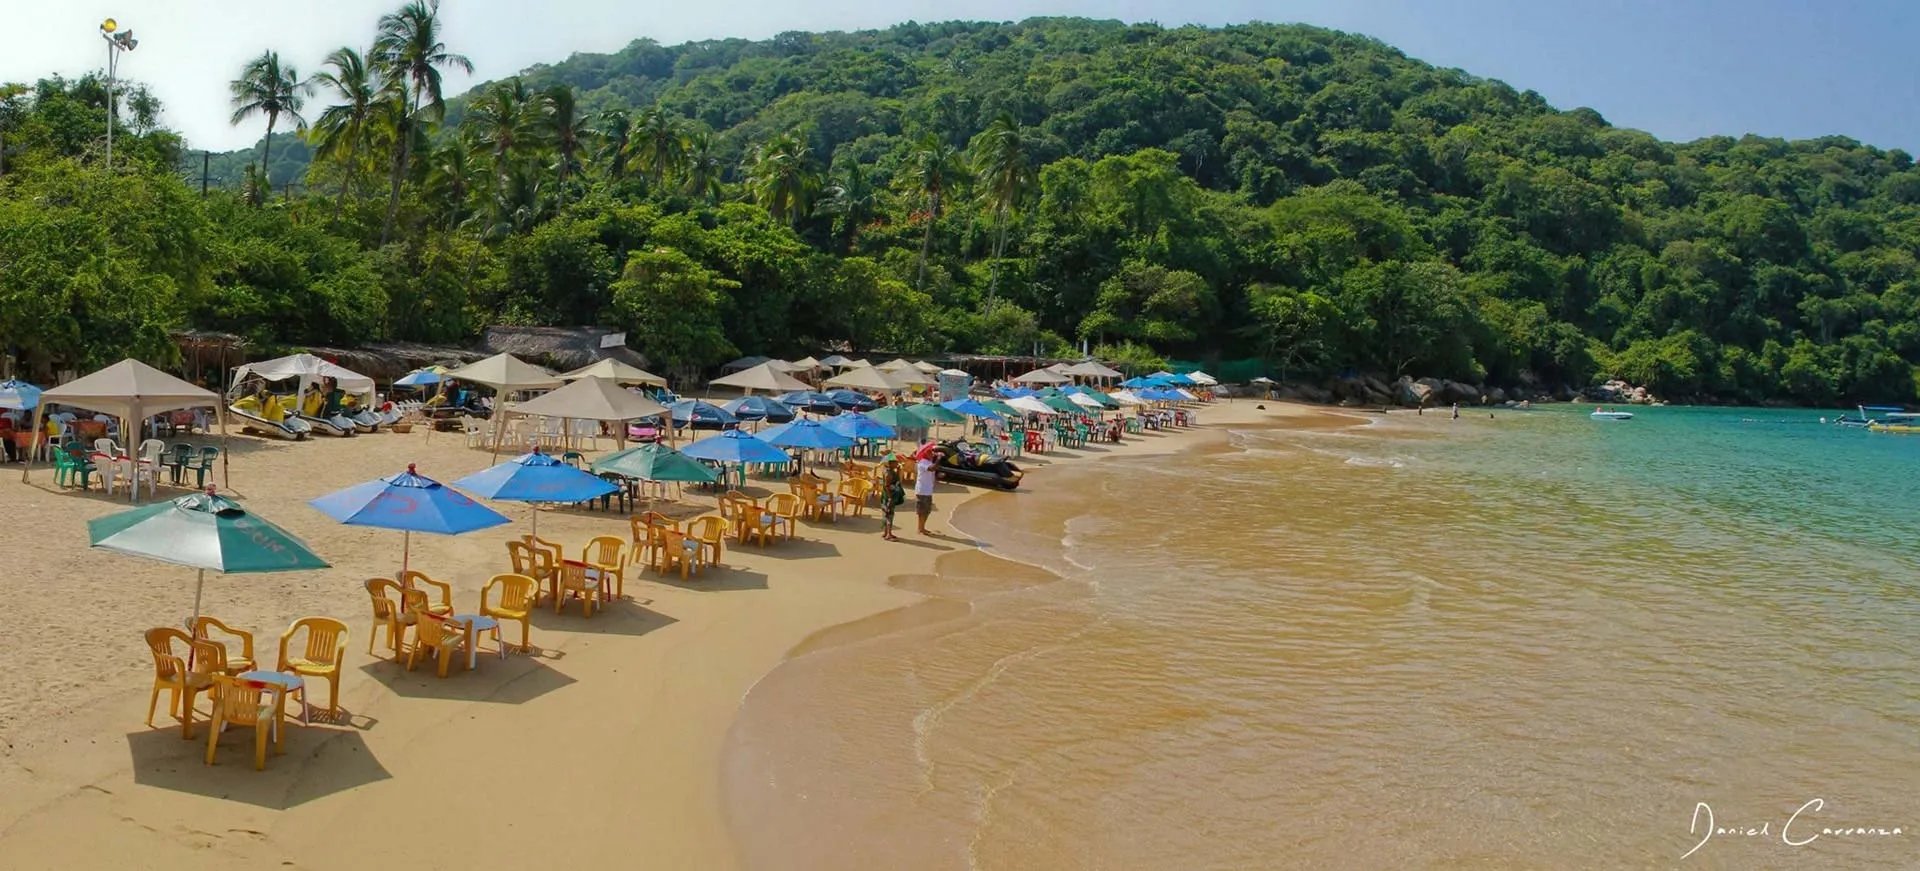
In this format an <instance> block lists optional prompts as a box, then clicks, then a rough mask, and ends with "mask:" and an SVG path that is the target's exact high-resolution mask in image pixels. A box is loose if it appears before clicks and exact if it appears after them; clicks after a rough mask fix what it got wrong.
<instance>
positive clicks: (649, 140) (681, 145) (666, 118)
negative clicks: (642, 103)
mask: <svg viewBox="0 0 1920 871" xmlns="http://www.w3.org/2000/svg"><path fill="white" fill-rule="evenodd" d="M633 144H634V146H635V147H636V148H638V149H639V151H638V153H637V154H636V155H635V156H636V157H638V158H639V161H638V162H639V164H640V168H641V169H644V170H646V171H647V175H648V176H650V177H652V179H653V186H654V187H655V188H661V187H664V186H665V185H666V181H667V177H668V176H670V175H677V174H679V173H680V171H681V170H682V169H683V168H684V167H685V166H686V160H687V137H686V133H685V131H684V130H682V129H681V124H680V119H679V118H677V117H675V116H674V115H672V114H671V113H668V112H666V111H665V110H663V109H661V108H660V107H659V106H655V107H653V108H651V109H648V110H647V111H646V113H645V114H643V115H641V116H640V123H639V124H638V125H636V127H635V129H634V140H633Z"/></svg>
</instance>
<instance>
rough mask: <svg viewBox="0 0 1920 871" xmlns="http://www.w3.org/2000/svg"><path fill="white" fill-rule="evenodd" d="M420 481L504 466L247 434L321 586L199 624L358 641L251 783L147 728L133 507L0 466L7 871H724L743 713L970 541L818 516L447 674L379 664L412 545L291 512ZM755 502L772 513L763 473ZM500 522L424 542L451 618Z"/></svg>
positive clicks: (229, 608) (182, 580) (162, 604)
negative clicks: (773, 684) (760, 692)
mask: <svg viewBox="0 0 1920 871" xmlns="http://www.w3.org/2000/svg"><path fill="white" fill-rule="evenodd" d="M1315 413H1316V412H1314V411H1312V410H1310V409H1307V408H1304V407H1296V406H1287V405H1284V404H1278V403H1267V404H1266V409H1265V410H1259V409H1256V404H1255V403H1254V402H1251V401H1238V402H1233V403H1227V402H1221V403H1215V404H1212V405H1208V406H1205V407H1204V408H1202V409H1201V411H1200V424H1201V425H1200V426H1198V427H1194V428H1190V429H1183V430H1176V431H1169V432H1166V433H1149V434H1146V435H1144V436H1140V437H1130V438H1129V439H1128V440H1127V441H1126V443H1124V444H1122V445H1117V446H1092V447H1088V448H1085V449H1082V450H1062V451H1058V452H1055V453H1053V454H1050V455H1046V456H1043V457H1029V458H1027V459H1026V460H1025V461H1024V462H1023V466H1024V467H1025V468H1027V469H1028V470H1029V471H1030V475H1029V477H1028V480H1027V483H1026V484H1025V485H1024V487H1025V488H1026V489H1033V488H1044V487H1045V486H1046V482H1047V474H1048V472H1047V470H1048V469H1049V468H1052V467H1057V466H1061V465H1065V464H1072V463H1079V462H1086V461H1088V460H1091V459H1096V458H1100V457H1111V456H1122V455H1129V454H1139V453H1146V452H1153V451H1168V450H1174V449H1177V448H1179V447H1181V446H1185V445H1189V444H1192V443H1194V441H1195V440H1198V439H1204V438H1206V437H1208V434H1219V433H1221V431H1222V430H1221V428H1222V427H1223V426H1224V425H1227V424H1235V423H1255V422H1258V421H1260V420H1263V419H1266V418H1270V417H1275V416H1289V415H1311V414H1315ZM189 441H194V442H207V441H209V440H208V439H205V438H193V439H189ZM602 445H603V447H606V448H609V449H610V448H611V442H603V443H602ZM408 463H417V464H418V467H419V471H420V472H421V473H422V474H425V475H428V476H430V477H433V478H436V479H439V480H442V481H452V480H454V479H456V478H459V477H461V476H463V475H467V474H470V473H472V472H475V471H478V470H480V469H482V468H485V467H486V466H487V465H489V463H490V458H489V456H488V454H487V453H486V452H484V451H481V450H477V449H469V448H467V447H465V446H464V444H463V442H462V440H461V439H460V438H459V437H458V436H457V435H456V436H448V435H445V434H437V435H435V436H434V437H433V438H432V440H431V442H429V441H428V438H427V436H426V435H425V433H424V432H423V431H419V430H416V431H415V432H413V433H410V434H404V435H402V434H391V433H379V434H373V435H367V436H361V437H357V438H352V439H343V440H334V439H324V438H318V439H316V440H315V441H312V442H306V443H297V444H296V443H284V442H271V441H262V440H258V439H254V438H251V437H246V436H240V435H235V436H234V437H233V439H232V463H231V474H232V486H231V488H230V489H227V490H224V491H223V492H227V493H229V494H230V495H233V496H234V497H236V498H238V499H240V500H241V501H242V502H243V504H245V505H246V506H247V507H248V509H249V510H251V511H253V512H255V513H257V514H259V515H261V516H263V517H265V518H267V519H269V520H271V521H273V522H275V523H278V524H280V525H281V526H283V527H285V528H286V529H288V530H289V531H291V532H293V533H294V534H296V535H299V536H301V537H302V538H303V539H305V540H306V541H307V542H308V543H309V544H310V545H312V547H313V549H314V550H315V551H316V552H318V553H320V554H321V555H322V556H324V557H325V558H327V559H328V560H330V561H331V562H332V563H333V568H332V569H329V570H324V571H316V572H307V573H300V574H289V575H254V576H236V577H232V578H226V577H218V576H212V575H210V576H209V578H208V584H207V593H206V601H205V605H204V610H205V612H206V613H208V614H212V615H214V616H217V617H219V618H221V619H223V620H225V621H227V622H229V623H230V624H233V625H235V626H238V627H241V628H244V629H247V630H250V631H252V632H253V633H254V634H255V644H256V656H257V658H259V659H262V660H267V661H269V662H270V661H271V660H272V659H273V657H274V655H275V650H276V647H277V644H278V638H279V634H280V632H281V630H282V629H283V628H284V627H285V626H286V625H287V624H288V623H289V622H291V621H292V620H294V619H295V618H298V617H301V616H309V615H323V616H331V617H335V618H338V619H341V620H344V621H346V623H347V625H348V626H349V631H350V632H351V633H352V635H351V637H350V639H349V647H348V650H349V659H348V663H347V666H346V670H345V676H344V678H343V680H342V686H341V689H340V699H341V705H342V707H343V708H344V709H345V711H346V712H347V714H348V715H347V716H346V717H344V718H343V722H340V723H337V724H316V725H315V726H314V727H311V728H301V727H295V728H293V729H291V730H290V731H289V735H288V738H287V742H286V754H285V755H284V756H279V757H273V758H270V759H269V762H268V766H267V770H266V771H264V772H256V771H254V770H253V769H252V766H251V764H250V762H251V760H250V757H249V748H248V746H247V742H246V739H245V738H244V737H242V736H240V735H238V734H233V733H230V734H229V736H228V737H227V738H226V739H225V740H224V741H223V742H222V751H221V757H220V764H219V765H217V766H215V767H207V766H205V765H204V764H202V760H201V757H202V755H203V754H204V752H205V748H206V744H205V735H206V727H205V725H204V724H202V725H200V726H199V727H198V728H197V730H196V733H195V734H196V740H194V741H183V740H181V738H180V736H179V730H178V725H177V724H176V723H173V722H172V721H171V720H168V719H167V718H165V717H164V715H163V716H160V717H158V718H156V721H155V722H156V726H155V727H154V728H152V729H149V728H147V727H146V726H145V725H143V723H142V720H143V716H144V715H143V708H144V706H145V703H146V701H147V692H148V688H149V686H150V678H151V675H152V670H153V669H152V664H151V658H150V656H149V655H148V653H147V651H146V649H145V645H144V644H143V642H142V640H141V633H142V632H143V631H144V630H146V629H147V628H149V627H152V626H160V625H176V624H177V623H178V622H179V621H180V620H181V619H182V618H183V617H184V616H186V615H187V614H188V613H189V611H190V609H191V607H192V596H193V581H194V578H193V573H192V572H190V571H187V570H184V569H177V568H172V567H168V566H163V565H159V564H156V563H151V562H145V561H141V560H137V559H133V558H129V557H124V556H119V555H116V554H111V553H106V552H99V551H93V550H90V549H88V548H87V546H86V527H85V522H86V520H88V519H89V518H93V517H98V516H101V515H104V514H108V513H111V512H113V511H116V510H120V509H122V508H123V507H125V505H126V503H125V501H124V500H125V497H124V495H122V496H121V497H120V498H119V499H117V500H109V499H108V498H107V497H105V496H103V495H101V494H99V493H98V491H94V492H90V493H85V494H83V493H80V492H78V491H62V490H60V489H59V488H57V487H55V485H54V483H53V476H52V472H51V470H50V469H37V470H36V471H35V473H34V476H33V480H32V482H31V483H29V484H23V483H22V482H21V481H20V478H19V473H18V470H19V467H18V466H11V467H7V468H8V470H9V471H8V472H6V473H4V474H0V511H4V512H5V514H6V516H7V517H8V518H10V522H9V523H7V524H5V525H3V526H0V553H3V554H5V555H6V559H7V562H8V564H9V568H10V571H9V572H7V574H6V580H5V581H4V582H0V583H4V585H5V590H4V593H5V596H6V601H7V602H9V603H10V605H11V608H12V614H11V617H12V619H10V620H8V621H7V624H8V627H9V631H10V632H11V634H12V637H11V638H9V639H8V646H9V649H10V650H11V651H12V652H13V653H12V656H11V657H10V658H9V665H10V667H9V668H8V669H6V670H5V671H4V672H3V673H0V738H4V742H5V744H4V747H3V748H0V856H3V857H5V860H4V862H0V864H3V865H4V866H5V867H7V868H9V869H14V868H18V869H40V868H49V869H51V868H95V867H107V866H109V865H115V864H119V865H126V866H129V867H139V868H160V869H166V868H176V867H178V868H187V867H192V868H195V869H211V868H222V869H224V868H234V869H243V868H244V869H256V868H261V867H269V866H279V867H297V868H305V869H332V868H340V869H346V868H390V867H400V866H401V865H403V864H418V863H419V861H421V860H422V856H423V855H424V851H426V850H427V849H428V848H427V847H426V846H425V845H428V844H431V845H432V846H431V848H430V849H431V852H432V853H433V854H434V855H436V856H437V857H439V858H438V859H437V860H436V862H435V864H436V865H443V866H446V867H461V866H468V865H486V866H519V867H532V868H540V867H558V866H566V867H581V868H616V867H618V868H630V867H683V868H696V867H697V868H728V867H734V866H735V865H736V864H737V859H736V853H735V849H734V847H733V843H732V840H731V839H730V836H729V833H728V830H727V825H726V822H725V819H724V816H723V814H722V811H721V802H720V796H719V782H720V778H719V776H718V772H719V771H720V770H721V767H722V762H723V760H722V756H723V751H724V748H725V738H726V735H727V731H728V725H729V723H730V722H731V721H732V719H733V717H734V716H735V713H736V712H737V710H738V709H739V706H740V702H741V699H742V698H743V697H744V696H745V695H746V694H747V692H748V691H749V690H751V689H752V688H753V686H754V684H755V683H756V682H757V681H758V680H760V678H761V677H762V676H764V675H766V674H767V673H768V672H769V671H770V670H772V669H773V668H774V667H775V666H777V665H779V664H780V663H781V662H782V661H783V659H785V658H786V657H788V656H789V655H790V654H791V653H792V652H794V651H795V650H797V649H799V650H804V649H807V648H806V645H808V644H809V641H810V639H814V641H813V643H815V644H818V643H820V642H819V640H818V639H819V638H831V636H832V634H833V633H834V632H836V631H838V632H847V631H862V632H866V631H876V630H875V628H874V627H876V626H884V625H885V621H886V620H888V619H889V617H888V615H889V614H910V613H914V612H911V611H909V610H907V609H910V607H911V606H913V605H916V604H919V603H922V602H924V601H926V598H925V597H923V596H922V595H920V594H919V593H916V592H912V591H910V588H911V585H896V584H890V583H889V580H890V579H892V578H895V577H897V576H903V575H926V574H928V573H930V572H931V571H932V569H933V566H934V564H935V561H936V560H937V559H938V558H940V557H941V556H943V555H946V554H954V553H960V552H965V551H969V550H971V549H972V547H973V544H972V542H970V541H968V540H966V539H963V538H960V537H957V536H952V535H943V536H937V537H933V538H926V539H922V538H919V537H917V536H913V535H911V534H907V535H906V536H905V539H906V540H905V541H904V542H903V543H899V544H889V543H887V542H884V541H882V540H881V539H880V537H879V535H878V534H877V533H878V523H879V521H878V519H877V517H876V516H875V512H873V511H871V510H870V511H869V512H868V513H867V516H866V517H864V518H850V519H847V520H844V521H842V522H840V523H839V524H822V523H806V524H803V525H802V529H801V534H800V538H801V539H802V540H800V541H796V542H793V543H790V544H784V545H776V546H773V547H768V548H765V549H762V548H760V547H757V546H748V547H744V548H733V547H731V546H729V548H728V549H727V552H726V554H725V556H724V559H723V565H722V566H721V567H719V568H716V569H709V570H708V572H707V573H706V574H705V575H704V576H702V577H701V578H699V579H696V580H695V581H693V582H691V583H682V582H681V581H680V580H679V578H678V576H677V575H675V576H673V577H672V578H663V577H661V576H659V575H655V574H652V573H645V572H638V571H637V570H636V571H630V572H629V575H630V576H629V577H628V579H627V584H626V593H627V600H626V601H622V602H619V603H616V604H615V605H613V606H612V607H611V608H610V609H609V610H607V611H606V612H604V613H602V614H598V615H596V616H594V617H593V618H591V619H586V618H583V617H582V616H581V615H580V613H579V611H578V610H577V608H571V609H569V610H568V611H567V612H566V613H564V614H562V615H558V616H556V615H554V614H553V613H552V612H551V610H545V611H542V612H538V613H536V614H535V616H534V618H533V623H534V626H533V643H534V645H535V646H536V647H537V648H538V652H537V654H535V655H513V656H510V657H508V658H507V659H505V660H504V661H503V660H500V659H496V658H494V657H493V656H492V655H491V653H492V648H491V643H490V642H488V643H486V644H484V645H483V651H484V652H485V653H486V654H487V655H485V656H483V657H482V659H481V662H480V666H479V668H478V670H476V671H473V672H465V671H462V670H459V669H457V668H456V670H455V671H454V673H453V674H452V675H451V676H449V677H448V678H447V679H445V680H441V679H439V678H436V677H435V676H434V675H433V673H432V672H431V670H429V669H427V668H421V669H420V670H417V671H415V672H412V673H408V672H406V671H405V670H404V669H403V668H402V667H400V666H396V665H395V664H393V663H392V662H391V661H387V660H383V659H378V658H375V657H373V656H369V655H368V654H367V644H368V641H369V639H368V634H367V633H368V629H369V628H370V625H371V623H372V619H371V612H370V606H369V604H368V600H367V596H366V593H365V591H364V589H363V588H362V586H361V583H362V581H363V580H365V579H366V578H370V577H376V576H383V575H387V576H390V575H391V574H392V573H393V571H394V570H395V569H396V568H397V567H398V564H399V560H400V547H401V536H400V534H399V533H397V532H389V531H385V530H373V529H364V528H356V527H346V526H340V525H336V524H334V523H333V522H331V521H330V520H328V519H327V518H325V517H324V516H322V515H320V514H319V513H318V512H316V511H314V510H312V509H311V508H309V507H308V506H307V505H306V504H305V503H306V501H307V500H308V499H310V498H313V497H315V496H318V495H322V494H325V493H329V492H332V491H334V490H337V489H340V488H343V487H346V486H349V485H352V484H356V483H360V482H362V481H366V480H370V479H372V478H375V477H378V476H381V475H385V474H391V473H393V472H396V471H400V470H402V469H404V468H405V467H406V465H407V464H408ZM754 484H755V487H754V488H750V490H752V489H757V490H759V491H761V492H763V493H764V492H768V491H770V489H771V486H772V485H773V484H774V482H769V481H755V482H754ZM172 492H173V493H178V492H182V491H178V490H175V491H172ZM977 492H978V491H973V490H970V489H968V488H966V487H962V486H959V485H953V484H942V485H941V487H940V492H939V496H938V512H939V514H938V515H937V516H936V518H935V521H934V523H933V524H932V525H933V526H934V527H935V529H936V530H941V531H945V530H947V529H948V524H947V522H946V516H947V514H948V513H949V512H951V511H952V510H953V509H955V508H956V507H957V506H958V505H960V504H961V503H963V502H964V501H966V500H968V499H969V498H971V497H972V496H973V495H976V494H977ZM161 495H162V497H165V496H167V495H169V491H168V489H167V488H166V487H164V486H163V487H162V492H161ZM1016 498H1017V497H1016ZM684 502H685V504H684V505H683V506H682V507H681V510H682V513H684V514H687V515H689V516H690V515H692V514H694V513H697V511H699V512H704V511H709V510H711V509H712V506H713V497H712V496H711V495H710V494H705V493H694V492H692V491H689V493H688V494H687V496H686V497H685V500H684ZM497 507H498V508H499V509H500V510H501V511H502V513H505V514H507V515H508V516H510V517H513V518H514V519H515V520H516V523H515V524H513V525H511V526H506V527H500V528H498V529H494V530H488V531H485V532H480V533H475V534H472V535H468V536H463V537H458V538H441V537H435V536H425V535H416V536H414V538H413V547H412V565H413V567H414V568H415V569H416V570H421V571H425V572H426V573H428V574H429V575H431V576H433V577H434V578H436V579H439V580H443V581H448V582H451V583H452V584H453V586H454V589H455V591H456V592H455V601H456V605H457V606H458V607H460V608H461V609H462V610H467V609H471V608H473V607H475V606H477V604H478V599H479V590H480V588H481V586H482V585H483V584H484V583H485V582H486V581H487V579H488V578H490V577H491V576H493V575H494V574H496V573H500V572H504V571H506V570H507V560H506V552H505V547H504V542H505V541H507V540H508V539H509V538H510V537H513V536H517V535H521V534H524V533H525V531H526V523H525V520H526V519H527V518H528V517H529V513H530V509H529V508H527V507H526V506H525V505H520V504H516V503H506V504H501V505H499V506H497ZM908 528H909V529H910V528H911V527H910V525H909V527H908ZM626 530H627V521H626V517H625V516H624V515H622V514H619V513H618V512H592V511H576V510H567V511H543V512H541V517H540V533H541V536H542V537H543V538H548V539H552V540H557V541H560V542H562V543H563V544H565V545H567V546H568V548H569V549H571V550H576V551H577V549H578V548H579V547H580V546H581V545H582V544H584V543H585V541H586V540H587V539H588V538H589V537H591V536H594V535H601V534H612V535H621V536H624V535H625V534H626ZM730 544H731V543H730ZM856 621H858V622H856ZM874 621H880V622H879V623H875V622H874ZM848 624H854V626H853V627H852V628H837V627H847V626H848ZM512 631H514V630H509V633H511V632H512ZM383 643H384V639H383ZM379 649H380V648H376V650H379ZM318 698H320V699H321V700H324V691H321V693H320V694H319V695H318ZM203 706H204V702H203ZM203 709H204V708H203Z"/></svg>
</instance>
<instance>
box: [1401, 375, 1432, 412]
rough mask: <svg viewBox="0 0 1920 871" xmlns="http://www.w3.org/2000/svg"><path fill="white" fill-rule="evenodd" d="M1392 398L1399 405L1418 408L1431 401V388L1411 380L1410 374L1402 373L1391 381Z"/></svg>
mask: <svg viewBox="0 0 1920 871" xmlns="http://www.w3.org/2000/svg"><path fill="white" fill-rule="evenodd" d="M1393 399H1394V401H1395V402H1398V403H1400V404H1401V405H1406V406H1412V407H1414V408H1419V407H1421V406H1424V405H1427V404H1428V403H1430V402H1432V401H1433V388H1431V387H1428V386H1427V385H1425V384H1422V383H1421V382H1419V381H1415V380H1413V376H1411V375H1402V376H1400V380H1399V381H1395V382H1394V383H1393Z"/></svg>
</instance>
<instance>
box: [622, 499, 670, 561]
mask: <svg viewBox="0 0 1920 871" xmlns="http://www.w3.org/2000/svg"><path fill="white" fill-rule="evenodd" d="M627 524H628V526H629V527H630V528H631V530H632V533H633V534H632V535H631V536H629V541H628V548H627V562H628V563H629V564H631V563H638V562H644V563H646V564H648V565H652V564H653V563H652V555H653V531H654V530H655V529H679V528H680V522H679V521H677V520H674V519H673V518H671V517H668V516H666V515H665V514H661V513H660V512H658V511H648V512H646V513H644V514H636V515H634V516H632V517H629V518H627Z"/></svg>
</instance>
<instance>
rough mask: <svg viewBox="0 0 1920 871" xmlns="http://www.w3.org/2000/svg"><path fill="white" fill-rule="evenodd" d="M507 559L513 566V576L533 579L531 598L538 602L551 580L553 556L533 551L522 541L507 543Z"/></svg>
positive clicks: (531, 546)
mask: <svg viewBox="0 0 1920 871" xmlns="http://www.w3.org/2000/svg"><path fill="white" fill-rule="evenodd" d="M507 559H508V561H509V562H511V563H512V564H513V573H514V574H516V575H524V576H526V577H529V578H532V579H533V598H534V600H535V601H538V600H539V598H540V594H541V593H542V592H544V590H543V588H544V587H545V586H546V584H547V583H548V582H550V581H551V580H552V579H553V555H552V554H550V553H547V552H546V551H544V550H535V549H534V547H533V545H531V544H528V543H526V542H524V541H509V542H507Z"/></svg>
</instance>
